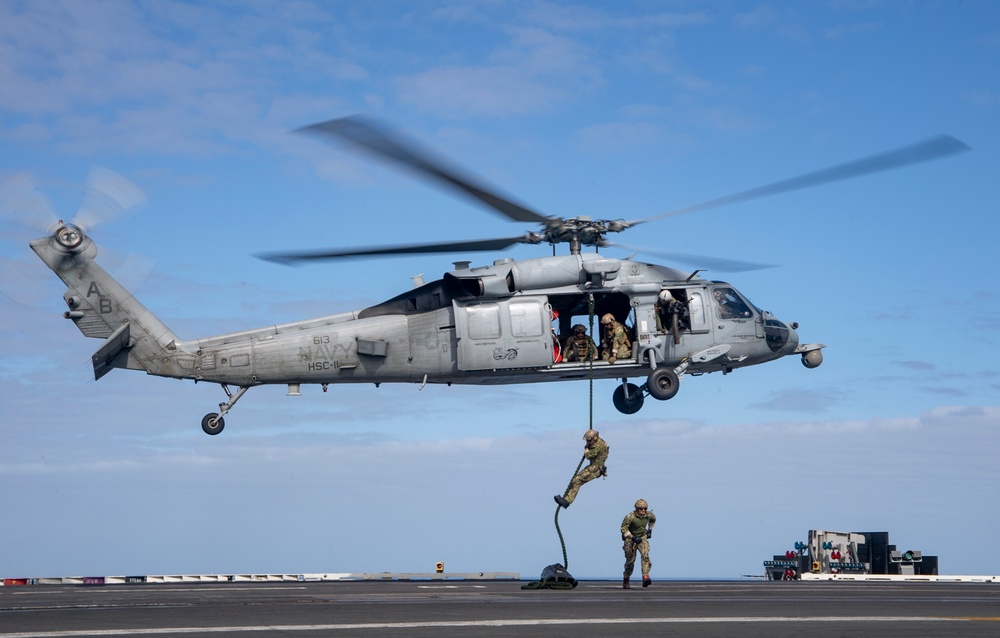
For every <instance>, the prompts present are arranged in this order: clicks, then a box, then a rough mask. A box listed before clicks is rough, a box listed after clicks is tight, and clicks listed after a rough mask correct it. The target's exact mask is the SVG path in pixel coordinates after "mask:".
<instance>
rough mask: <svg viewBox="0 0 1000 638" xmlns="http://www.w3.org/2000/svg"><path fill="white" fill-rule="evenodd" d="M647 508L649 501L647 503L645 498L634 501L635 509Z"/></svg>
mask: <svg viewBox="0 0 1000 638" xmlns="http://www.w3.org/2000/svg"><path fill="white" fill-rule="evenodd" d="M647 508H649V503H647V502H646V500H645V499H641V498H640V499H639V500H638V501H636V502H635V509H637V510H639V509H643V510H644V509H647Z"/></svg>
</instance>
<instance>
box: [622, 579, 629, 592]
mask: <svg viewBox="0 0 1000 638" xmlns="http://www.w3.org/2000/svg"><path fill="white" fill-rule="evenodd" d="M628 588H629V584H628V576H625V577H624V578H622V589H628Z"/></svg>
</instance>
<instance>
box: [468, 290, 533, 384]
mask: <svg viewBox="0 0 1000 638" xmlns="http://www.w3.org/2000/svg"><path fill="white" fill-rule="evenodd" d="M453 303H454V306H455V330H456V332H457V334H458V369H459V370H501V369H510V368H539V367H545V366H549V365H552V323H551V318H550V317H551V315H550V314H549V313H550V310H549V304H548V298H547V297H544V296H541V297H515V298H511V299H500V300H490V301H455V302H453Z"/></svg>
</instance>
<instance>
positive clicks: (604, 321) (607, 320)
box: [601, 312, 615, 325]
mask: <svg viewBox="0 0 1000 638" xmlns="http://www.w3.org/2000/svg"><path fill="white" fill-rule="evenodd" d="M614 322H615V316H614V315H613V314H611V313H610V312H609V313H607V314H606V315H604V316H603V317H601V323H602V324H605V325H607V324H609V323H614Z"/></svg>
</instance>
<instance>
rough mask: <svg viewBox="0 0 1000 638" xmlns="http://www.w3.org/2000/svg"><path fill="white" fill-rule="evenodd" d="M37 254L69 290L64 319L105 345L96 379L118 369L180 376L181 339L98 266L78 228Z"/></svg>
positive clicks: (64, 229)
mask: <svg viewBox="0 0 1000 638" xmlns="http://www.w3.org/2000/svg"><path fill="white" fill-rule="evenodd" d="M30 246H31V249H32V250H33V251H35V253H36V254H37V255H38V256H39V257H40V258H41V259H42V261H44V262H45V265H46V266H48V267H49V268H50V269H51V270H52V272H54V273H55V274H56V275H57V276H58V277H59V278H60V279H61V280H62V281H63V283H65V284H66V293H65V294H64V295H63V298H64V299H65V300H66V305H67V306H69V310H68V311H66V313H65V314H64V315H63V316H65V317H66V318H67V319H70V320H72V321H73V323H75V324H76V327H77V328H79V329H80V332H82V333H83V334H84V335H85V336H87V337H95V338H99V339H104V340H105V341H104V344H103V345H102V346H101V347H100V348H99V349H98V350H97V352H96V353H95V354H94V356H93V362H94V377H95V378H97V379H100V378H101V377H103V376H104V375H105V374H107V373H108V372H109V371H110V370H111V369H112V368H129V369H133V370H145V371H146V372H148V373H150V374H156V375H161V376H183V375H177V374H176V373H177V371H176V370H175V365H176V364H175V362H174V357H173V356H172V354H173V352H172V351H173V348H174V343H175V342H176V340H177V337H176V335H174V333H173V332H171V331H170V329H169V328H167V327H166V326H165V325H163V323H162V322H161V321H160V320H159V319H157V318H156V317H155V316H154V315H153V314H152V313H151V312H150V311H149V310H147V309H146V307H145V306H143V305H142V304H141V303H139V301H138V300H136V299H135V297H133V296H132V294H131V293H129V292H128V291H127V290H126V289H125V288H124V287H122V285H121V284H119V283H118V282H117V281H116V280H115V279H114V278H113V277H112V276H111V275H109V274H108V273H107V272H106V271H105V270H104V269H103V268H101V266H100V265H99V264H98V263H97V262H96V261H94V257H96V256H97V246H96V244H94V242H93V241H92V240H91V239H90V238H89V237H87V236H85V235H84V234H83V231H81V230H80V229H79V228H77V227H76V226H73V225H71V224H64V225H62V226H60V227H59V229H58V230H56V232H55V233H54V234H53V235H51V236H49V237H42V238H40V239H35V240H33V241H31V242H30Z"/></svg>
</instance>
